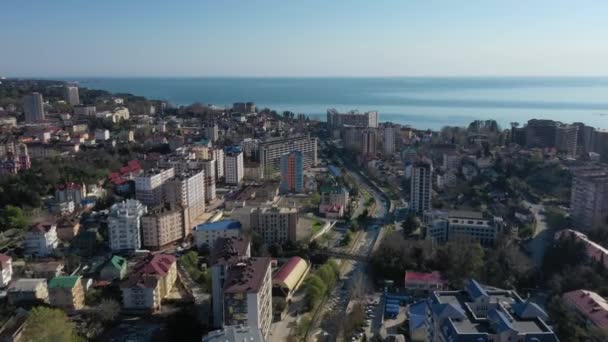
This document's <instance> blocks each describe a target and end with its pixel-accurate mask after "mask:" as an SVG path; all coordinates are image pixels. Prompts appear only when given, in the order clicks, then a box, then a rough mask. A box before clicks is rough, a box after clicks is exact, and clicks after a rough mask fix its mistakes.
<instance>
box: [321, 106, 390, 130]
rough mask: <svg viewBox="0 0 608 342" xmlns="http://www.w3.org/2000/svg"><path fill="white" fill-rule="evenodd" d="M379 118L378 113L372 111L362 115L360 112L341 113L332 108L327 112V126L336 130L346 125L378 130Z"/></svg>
mask: <svg viewBox="0 0 608 342" xmlns="http://www.w3.org/2000/svg"><path fill="white" fill-rule="evenodd" d="M379 116H380V115H379V114H378V112H377V111H370V112H365V113H362V114H361V113H359V112H358V111H350V112H348V113H340V112H338V111H337V110H335V109H333V108H331V109H328V110H327V124H328V125H329V126H330V127H334V128H335V127H340V126H344V125H348V126H361V127H372V128H377V127H378V121H379Z"/></svg>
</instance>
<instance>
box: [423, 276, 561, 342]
mask: <svg viewBox="0 0 608 342" xmlns="http://www.w3.org/2000/svg"><path fill="white" fill-rule="evenodd" d="M422 305H424V306H425V311H426V312H425V315H424V317H425V318H424V322H423V325H424V329H423V330H426V334H425V335H426V336H424V337H425V338H424V340H425V341H429V342H445V341H493V342H512V341H543V342H558V341H559V339H558V338H557V336H555V334H554V332H553V330H552V329H551V327H549V326H548V325H547V323H546V322H547V320H548V318H549V317H548V315H547V314H546V313H545V312H544V311H543V309H541V308H540V307H539V306H538V305H536V304H535V303H532V302H529V301H527V300H524V299H522V298H521V297H520V296H519V295H518V294H517V293H516V292H514V291H510V290H501V289H494V288H487V287H484V286H482V285H481V284H479V283H478V282H477V281H475V280H473V279H470V280H468V281H467V282H466V284H465V288H464V290H461V291H435V292H433V294H432V295H431V298H430V299H429V300H428V301H427V302H425V303H424V304H422Z"/></svg>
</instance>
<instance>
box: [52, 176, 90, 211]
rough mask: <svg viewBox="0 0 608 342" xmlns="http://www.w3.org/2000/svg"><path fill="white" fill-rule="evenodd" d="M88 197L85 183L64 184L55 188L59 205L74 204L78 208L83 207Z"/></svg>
mask: <svg viewBox="0 0 608 342" xmlns="http://www.w3.org/2000/svg"><path fill="white" fill-rule="evenodd" d="M86 197H87V187H86V186H85V185H84V184H83V183H72V182H68V183H63V184H58V185H57V186H56V187H55V201H56V202H57V203H65V202H70V201H72V202H74V206H75V207H76V208H80V207H81V206H82V201H83V200H84V199H85V198H86Z"/></svg>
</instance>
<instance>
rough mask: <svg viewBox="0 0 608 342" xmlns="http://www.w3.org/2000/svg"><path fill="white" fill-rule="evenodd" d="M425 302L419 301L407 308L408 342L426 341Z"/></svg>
mask: <svg viewBox="0 0 608 342" xmlns="http://www.w3.org/2000/svg"><path fill="white" fill-rule="evenodd" d="M427 305H428V304H427V302H426V301H420V302H416V303H413V304H411V305H410V306H409V307H408V317H409V318H410V319H409V328H410V340H412V341H426V336H427V331H426V324H425V322H426V308H427Z"/></svg>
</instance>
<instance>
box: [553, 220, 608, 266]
mask: <svg viewBox="0 0 608 342" xmlns="http://www.w3.org/2000/svg"><path fill="white" fill-rule="evenodd" d="M565 238H574V239H575V240H577V241H579V242H582V243H583V244H584V245H585V254H587V257H588V258H589V259H591V260H594V261H597V262H599V263H602V264H603V265H604V267H606V268H608V249H606V248H604V247H602V246H600V245H599V244H597V243H595V242H593V241H591V240H589V238H588V237H587V235H585V234H583V233H581V232H578V231H576V230H572V229H565V230H562V231H559V232H557V233H556V234H555V239H565Z"/></svg>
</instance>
